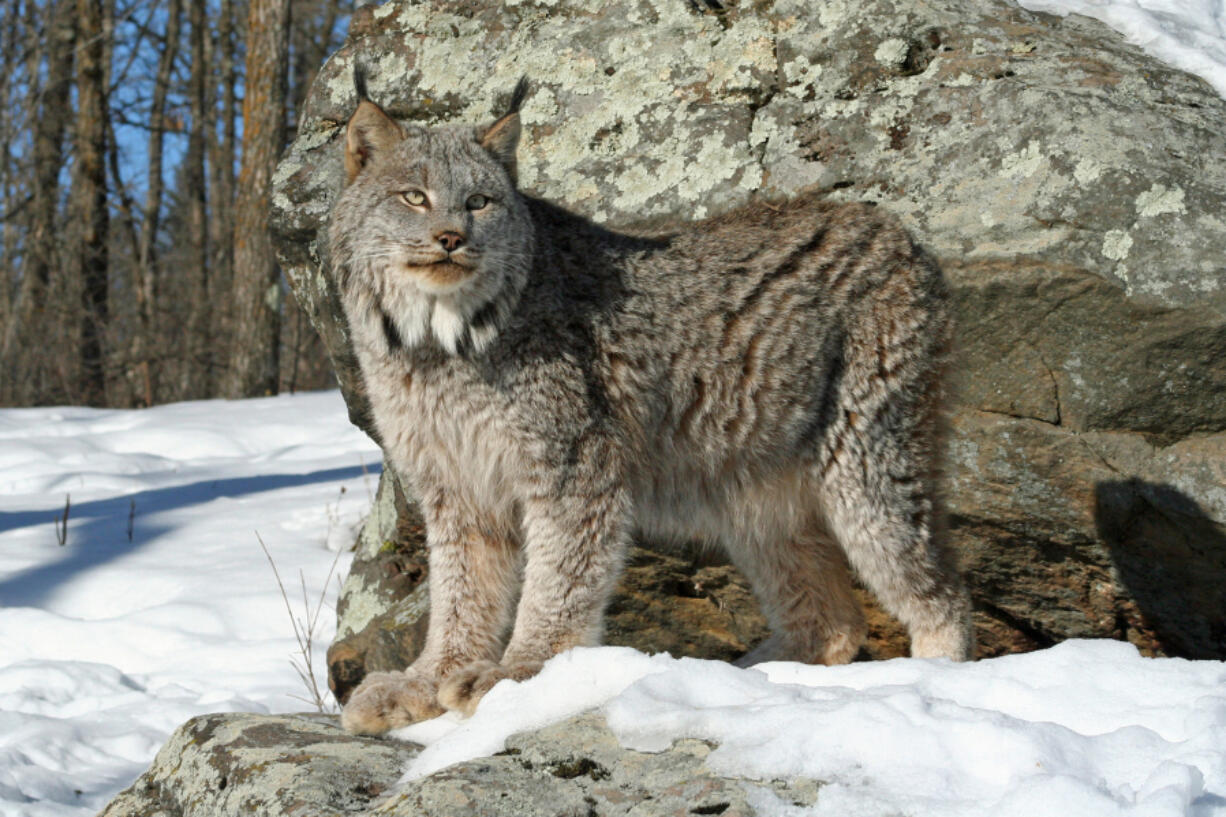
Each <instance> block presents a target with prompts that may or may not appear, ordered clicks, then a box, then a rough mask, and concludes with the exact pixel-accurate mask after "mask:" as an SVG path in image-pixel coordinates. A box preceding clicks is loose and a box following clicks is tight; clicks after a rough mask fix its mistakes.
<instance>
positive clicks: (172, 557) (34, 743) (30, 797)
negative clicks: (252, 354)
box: [0, 392, 380, 817]
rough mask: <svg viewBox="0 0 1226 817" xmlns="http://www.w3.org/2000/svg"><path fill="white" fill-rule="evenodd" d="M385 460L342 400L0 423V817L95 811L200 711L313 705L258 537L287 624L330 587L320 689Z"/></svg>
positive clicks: (80, 412)
mask: <svg viewBox="0 0 1226 817" xmlns="http://www.w3.org/2000/svg"><path fill="white" fill-rule="evenodd" d="M379 468H380V458H379V452H378V449H377V448H376V447H375V445H374V444H373V443H371V442H370V440H369V439H368V438H367V437H366V436H365V435H364V434H362V433H361V432H359V431H357V430H356V429H354V428H353V427H352V426H351V425H350V424H349V422H348V420H347V419H346V414H345V406H344V404H343V402H342V401H341V398H340V396H339V394H337V393H336V392H327V393H319V394H301V395H297V396H294V397H278V398H272V399H266V400H246V401H242V402H225V401H220V400H218V401H207V402H198V403H180V404H176V405H169V406H161V407H158V408H154V409H150V410H147V411H99V410H93V409H79V408H45V409H44V408H40V409H19V410H13V409H10V410H5V411H0V814H3V815H21V816H22V817H26V815H31V816H33V815H92V814H94V813H95V812H96V811H97V810H98V809H99V808H100V807H101V806H102V805H104V804H105V803H106V801H107V800H108V799H109V798H110V797H111V796H112V795H113V794H114V793H115V792H116V791H118V790H119V789H121V788H123V787H125V786H127V785H128V784H129V783H131V782H132V780H133V779H134V778H135V777H136V776H137V775H138V774H140V772H142V771H143V770H144V768H145V767H146V766H148V764H149V762H150V760H152V758H153V755H154V754H155V753H156V751H157V749H158V748H159V747H160V746H161V744H162V743H163V742H164V741H165V740H166V738H167V736H168V735H169V734H170V732H171V730H173V729H174V728H175V727H176V726H178V725H179V724H180V723H182V722H183V721H184V720H186V719H187V718H189V717H191V716H193V715H197V714H200V713H204V712H218V711H225V710H245V711H254V712H273V711H279V712H285V711H295V710H299V711H300V710H302V709H306V708H309V707H308V706H307V705H306V704H304V703H303V702H302V701H300V700H296V699H295V698H294V697H291V696H295V695H297V696H305V695H306V694H307V692H306V689H305V687H304V686H303V684H302V683H301V682H300V681H299V680H298V677H297V675H296V673H295V671H294V669H293V667H292V666H291V664H290V656H291V654H293V653H295V652H296V651H297V645H296V642H295V639H294V634H293V626H292V623H291V619H290V615H289V613H288V612H287V611H286V609H285V603H284V601H283V600H282V598H281V594H280V591H279V590H278V589H277V581H276V578H275V576H274V574H273V570H272V567H271V566H270V565H269V562H268V560H267V558H265V555H264V553H263V551H262V550H261V549H260V544H259V541H258V540H257V537H256V533H257V531H258V533H259V537H260V538H262V539H263V541H264V543H265V544H266V545H267V547H268V550H269V552H270V553H271V555H272V558H273V560H274V561H275V563H276V565H277V568H278V570H279V571H280V573H281V576H282V579H283V580H284V582H285V585H286V590H287V591H288V592H289V598H290V601H291V603H292V604H293V607H294V613H295V615H296V616H298V617H303V616H304V612H303V607H304V603H303V601H302V583H301V582H302V581H305V585H306V589H307V594H308V597H309V599H310V601H311V604H312V605H313V606H314V605H317V604H318V602H319V599H320V598H321V595H323V594H325V593H326V598H325V607H324V609H323V610H322V612H321V613H320V615H319V623H318V627H317V630H316V644H317V646H318V650H317V655H316V656H315V658H316V662H315V672H316V676H317V678H319V679H321V683H325V686H324V692H325V693H326V691H327V688H326V681H325V679H326V677H327V676H326V674H325V671H324V669H323V651H324V649H326V647H327V645H328V643H329V641H330V640H331V638H332V634H333V632H334V630H335V623H336V616H335V613H334V612H333V609H332V608H331V607H330V606H329V605H330V604H331V603H332V602H334V600H335V597H336V591H337V581H336V579H335V578H334V579H332V580H331V581H330V582H327V583H325V580H326V578H327V575H328V571H329V569H330V568H331V567H332V566H333V563H334V561H336V559H337V554H338V552H340V551H341V550H343V549H344V548H345V547H346V546H348V545H349V544H352V542H353V538H354V529H355V526H356V525H357V524H358V522H359V521H360V519H361V516H362V515H363V514H364V513H365V512H366V510H367V508H368V507H369V505H370V500H371V496H372V493H373V491H374V490H375V486H376V484H377V482H378V475H379ZM66 498H67V499H68V501H69V502H70V507H69V512H68V525H67V541H66V542H65V543H64V544H63V545H61V544H60V543H59V541H58V536H57V531H56V522H55V519H56V517H57V516H60V515H62V514H63V511H64V504H65V499H66ZM129 518H131V536H130V537H129V535H128V525H129ZM348 563H349V556H348V554H347V553H346V554H344V555H341V557H340V561H339V563H338V564H336V571H337V573H339V575H341V576H343V575H344V573H345V571H346V570H347V569H348ZM299 571H301V580H300V573H299Z"/></svg>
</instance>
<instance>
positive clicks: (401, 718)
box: [341, 672, 443, 735]
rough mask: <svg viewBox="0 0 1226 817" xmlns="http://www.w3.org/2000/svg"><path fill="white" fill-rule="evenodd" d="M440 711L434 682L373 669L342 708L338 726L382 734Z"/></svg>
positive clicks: (405, 674)
mask: <svg viewBox="0 0 1226 817" xmlns="http://www.w3.org/2000/svg"><path fill="white" fill-rule="evenodd" d="M441 714H443V708H442V707H441V706H439V705H438V696H437V688H436V686H435V684H434V683H433V682H431V681H427V680H426V679H424V678H422V677H421V676H419V675H415V674H412V673H410V672H372V673H371V674H370V675H367V676H366V677H365V678H363V679H362V683H361V684H359V685H358V688H357V689H355V690H354V691H353V694H352V695H351V696H350V697H349V701H348V702H347V703H346V704H345V708H344V709H343V710H341V726H343V727H344V728H345V731H346V732H350V733H352V734H355V735H381V734H383V733H384V732H386V731H388V730H389V729H398V728H399V727H401V726H408V725H409V724H411V723H416V722H417V721H424V720H426V719H427V718H433V717H436V716H438V715H441Z"/></svg>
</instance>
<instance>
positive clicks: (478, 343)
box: [330, 72, 971, 734]
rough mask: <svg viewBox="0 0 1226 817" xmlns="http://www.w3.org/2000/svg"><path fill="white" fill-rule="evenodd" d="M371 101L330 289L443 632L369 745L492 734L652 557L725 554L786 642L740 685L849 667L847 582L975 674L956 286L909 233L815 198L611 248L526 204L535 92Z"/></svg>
mask: <svg viewBox="0 0 1226 817" xmlns="http://www.w3.org/2000/svg"><path fill="white" fill-rule="evenodd" d="M355 80H356V85H357V90H358V98H359V102H358V105H357V108H356V110H355V112H354V114H353V116H352V117H351V118H350V120H349V122H348V124H347V128H346V134H345V140H344V142H345V143H344V150H345V167H346V174H347V177H348V183H347V186H346V187H345V189H344V191H343V192H342V193H341V195H340V197H339V199H338V201H337V204H336V207H335V210H334V212H333V217H332V222H331V225H330V250H331V261H332V265H333V268H334V270H335V274H336V276H337V282H338V286H339V289H340V292H341V297H342V300H343V304H344V310H345V314H346V317H347V320H348V322H349V326H350V331H351V336H352V341H353V345H354V348H355V350H356V353H357V356H358V359H359V361H360V364H361V369H362V373H363V377H364V379H365V383H366V387H367V390H368V393H369V398H370V401H371V406H372V410H373V417H374V421H375V423H376V426H377V428H378V430H379V432H380V433H381V435H382V438H383V444H384V448H385V452H386V456H387V457H388V459H389V461H390V462H391V463H392V464H393V466H394V467H395V469H396V470H397V471H398V472H399V473H400V474H402V475H403V476H404V477H405V478H406V479H407V480H408V482H409V485H410V487H411V490H412V491H413V492H414V493H415V495H416V496H417V498H418V499H419V501H420V504H421V510H422V513H423V515H424V517H425V520H426V528H427V544H428V548H429V582H430V585H429V587H430V616H429V624H428V634H427V638H426V642H425V646H424V648H423V650H422V652H421V654H420V656H419V657H418V658H417V660H416V661H414V663H413V664H412V666H410V667H409V668H408V669H407V670H405V671H404V672H390V673H389V672H380V673H372V674H371V675H369V676H368V677H367V678H365V679H364V680H363V682H362V684H361V685H360V686H359V687H358V688H357V689H356V690H355V691H354V693H353V695H352V696H351V698H350V699H349V700H348V701H347V703H346V705H345V707H344V710H343V714H342V722H343V724H344V726H345V728H346V729H348V730H349V731H351V732H356V733H370V734H374V733H381V732H384V731H387V730H388V729H391V728H395V727H399V726H402V725H406V724H409V723H412V722H414V721H417V720H421V719H424V718H429V717H433V716H435V715H438V714H440V713H442V712H443V711H444V709H452V710H458V711H460V712H462V713H467V714H471V713H472V711H473V710H474V708H475V707H476V704H477V702H478V701H479V700H480V699H481V697H482V696H483V695H484V694H485V693H486V692H487V691H488V690H489V689H490V688H491V687H493V685H494V684H495V683H497V682H498V681H500V680H502V679H504V678H511V679H525V678H528V677H530V676H532V675H533V674H535V673H536V672H537V671H538V670H539V669H540V667H541V665H542V663H543V662H544V661H545V660H546V659H548V658H550V657H551V656H553V655H555V654H557V653H559V652H562V651H564V650H566V649H568V648H571V647H574V646H577V645H590V644H594V643H597V641H598V639H599V637H600V633H601V627H602V616H603V611H604V607H605V604H606V602H607V600H608V598H609V596H610V593H611V591H612V590H613V587H614V584H615V582H616V581H617V579H618V575H619V570H620V568H621V565H622V561H623V558H624V555H625V553H626V551H627V548H628V545H629V543H630V542H631V539H632V537H634V536H636V535H643V536H647V537H651V538H653V539H656V540H703V541H707V542H712V543H718V544H720V545H722V546H724V547H725V548H726V549H727V551H728V553H729V554H730V557H731V559H732V560H733V562H734V564H736V565H737V566H738V567H739V568H740V569H741V571H742V572H743V573H744V574H745V576H746V577H747V578H748V580H749V581H750V583H751V584H752V585H753V587H754V590H755V593H756V595H757V596H758V598H759V600H760V603H761V606H762V609H763V611H764V614H765V615H766V617H767V619H768V621H769V622H770V624H771V627H772V633H773V635H772V636H771V638H770V639H768V641H767V642H766V643H765V644H763V645H761V646H760V647H759V648H757V649H756V650H755V651H754V652H752V653H750V655H749V656H747V657H746V659H744V663H753V662H756V661H758V660H763V659H767V658H777V659H787V660H796V661H803V662H810V663H826V664H838V663H844V662H847V661H850V660H851V659H852V658H853V657H854V656H855V654H856V652H857V650H858V649H859V647H860V646H861V643H862V641H863V640H864V638H865V633H866V625H865V620H864V614H863V612H862V610H861V608H860V606H859V604H858V602H857V600H856V599H855V597H854V595H853V593H852V580H851V570H854V571H855V573H856V574H858V575H859V577H860V578H861V580H862V581H863V582H864V583H865V584H866V585H867V586H868V587H869V588H870V589H871V590H872V591H873V592H874V593H875V594H876V595H877V597H878V598H879V599H880V600H881V602H882V603H883V605H884V606H885V607H886V608H887V609H888V610H889V611H890V612H891V613H893V614H894V615H895V616H897V617H898V619H899V620H901V621H902V622H903V623H904V624H905V625H906V626H907V628H908V630H909V632H910V636H911V652H912V655H915V656H944V657H948V658H952V659H955V660H962V659H966V658H968V657H969V656H970V651H971V638H970V630H969V606H968V600H967V595H966V593H965V590H964V589H963V585H962V583H961V580H960V578H959V576H958V574H957V572H956V571H955V569H954V568H953V565H952V560H951V559H950V557H949V555H948V554H947V553H946V552H945V551H944V550H943V548H942V545H941V541H940V534H941V509H940V506H939V497H938V495H937V490H936V486H935V484H934V480H935V471H936V466H937V464H938V461H939V450H938V448H939V445H938V443H939V434H938V430H939V427H940V416H939V415H940V394H941V371H942V366H943V362H944V356H945V350H946V348H947V344H948V340H949V334H950V318H949V309H948V304H947V294H946V287H945V284H944V282H943V279H942V277H941V273H940V271H939V269H938V267H937V266H936V264H935V263H934V262H933V260H932V259H931V258H930V257H929V256H928V255H927V254H925V252H924V251H923V250H921V249H920V248H919V247H918V246H917V245H916V244H915V242H914V241H913V240H912V239H911V238H910V236H909V235H908V234H907V232H905V231H904V229H903V228H902V227H900V226H899V224H898V223H897V222H896V221H894V220H893V219H892V218H890V217H888V216H886V215H885V214H883V213H882V212H880V211H878V210H877V209H875V208H873V207H871V206H867V205H859V204H836V203H830V202H827V201H823V200H821V199H819V198H817V197H815V196H811V195H808V196H800V197H798V198H795V199H794V200H791V201H787V202H784V203H780V204H769V203H757V204H752V205H750V206H747V207H744V208H742V209H739V210H734V211H733V212H729V213H727V214H725V215H721V216H718V217H715V218H710V219H707V220H705V221H700V222H697V223H692V224H685V225H682V226H680V227H677V228H676V229H674V230H671V231H660V232H655V233H648V232H644V233H642V234H626V233H622V232H615V231H613V230H610V229H606V228H605V227H602V226H600V225H598V224H595V223H593V222H591V221H589V220H587V219H585V218H583V217H581V216H578V215H574V214H572V213H569V212H567V211H565V210H563V209H561V208H559V207H557V206H555V205H553V204H550V203H548V202H546V201H543V200H540V199H537V198H534V197H532V196H529V195H527V194H525V193H523V192H521V191H520V190H518V189H517V187H516V160H515V156H516V147H517V144H518V141H519V136H520V114H519V110H520V106H521V104H522V102H523V99H524V97H525V89H526V86H525V84H524V83H523V81H521V83H520V84H519V85H518V86H517V87H516V89H515V92H514V94H513V95H512V99H511V104H510V106H509V109H508V110H507V112H506V114H505V115H503V116H501V117H500V118H498V119H497V120H496V121H494V122H493V123H492V124H487V125H484V126H478V127H474V126H455V125H452V126H442V127H435V128H424V127H420V126H417V125H412V124H401V123H398V122H397V121H396V120H394V119H392V118H391V117H390V116H389V115H388V114H387V113H385V112H384V111H383V110H382V109H381V108H380V107H379V106H378V105H377V104H375V103H374V102H372V101H371V100H370V99H369V97H368V96H367V94H366V88H365V82H364V80H363V79H362V77H361V74H360V72H358V73H357V75H356V76H355Z"/></svg>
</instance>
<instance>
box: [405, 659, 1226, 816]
mask: <svg viewBox="0 0 1226 817" xmlns="http://www.w3.org/2000/svg"><path fill="white" fill-rule="evenodd" d="M594 707H601V708H602V709H603V711H604V713H605V715H606V717H607V720H608V723H609V726H610V728H611V729H612V730H613V733H614V734H615V735H616V736H617V738H618V740H619V741H620V742H621V743H622V745H623V746H626V747H628V748H632V749H638V750H640V751H647V752H656V751H661V750H664V749H667V748H668V747H669V746H670V745H671V744H672V742H673V741H675V740H678V739H680V738H698V739H701V740H707V741H711V742H714V743H717V744H718V748H716V750H715V751H714V752H712V753H711V755H710V756H709V757H708V759H707V764H708V765H709V766H710V767H711V768H712V769H713V770H714V771H716V772H718V773H721V774H725V775H729V776H734V777H741V778H746V779H748V780H771V779H773V778H780V777H794V776H799V777H808V778H812V779H815V780H819V781H823V782H824V783H825V785H823V786H822V788H821V789H820V792H819V796H818V800H817V802H816V803H815V804H814V806H813V807H812V808H811V809H808V810H802V809H797V807H795V806H794V805H792V804H789V803H783V802H781V801H779V800H777V799H775V797H774V795H773V794H772V793H771V792H770V790H769V789H767V788H766V787H761V786H759V787H754V786H753V785H752V783H749V784H747V785H748V786H750V787H751V790H752V793H753V798H752V800H753V801H754V802H755V803H756V806H757V808H758V809H759V813H760V814H763V815H781V816H782V815H798V814H812V815H830V816H831V817H835V816H836V815H837V816H838V817H854V815H865V816H866V817H868V816H870V815H894V814H909V815H910V814H914V815H924V816H925V817H944V816H945V815H949V817H954V816H955V815H957V816H958V817H962V816H963V815H968V816H969V815H982V814H991V815H1018V817H1042V816H1043V815H1052V816H1053V817H1056V816H1057V815H1059V817H1064V815H1069V814H1077V815H1079V816H1080V817H1095V816H1096V815H1123V814H1128V815H1147V817H1159V815H1163V816H1165V815H1195V817H1212V816H1213V815H1223V814H1226V662H1221V661H1185V660H1181V659H1171V658H1165V659H1151V658H1143V657H1141V656H1140V655H1139V654H1138V653H1137V651H1136V649H1135V648H1134V647H1132V646H1131V645H1129V644H1125V643H1120V642H1114V641H1085V640H1083V641H1069V642H1066V643H1064V644H1060V645H1058V646H1056V647H1052V648H1050V649H1048V650H1043V651H1040V652H1034V653H1029V654H1026V655H1013V656H1006V657H1003V658H995V659H989V660H983V661H978V662H975V663H969V664H954V663H951V662H949V661H944V660H922V659H895V660H891V661H879V662H873V663H861V664H852V665H849V666H844V667H814V666H806V665H801V664H793V663H782V662H779V663H769V664H761V665H759V666H758V667H754V668H750V669H738V668H736V667H733V666H730V665H728V664H724V663H721V662H716V661H700V660H697V659H689V658H683V659H674V658H671V657H669V656H667V655H658V656H645V655H642V654H640V653H637V652H635V651H634V650H631V649H628V648H625V647H599V648H589V649H577V650H572V651H570V652H568V653H565V654H563V655H560V656H558V657H556V658H554V659H553V660H551V661H550V662H549V663H547V664H546V665H545V668H544V670H542V672H541V674H540V675H538V676H537V677H535V678H533V679H530V680H528V681H525V682H522V683H515V682H513V681H503V682H502V683H500V684H499V685H498V686H496V687H494V689H493V690H491V691H490V693H489V694H488V695H487V696H486V698H485V699H484V700H483V701H482V702H481V705H480V706H479V707H478V708H477V712H476V713H475V714H474V715H473V717H472V718H471V719H469V720H467V721H464V720H461V719H459V718H458V717H456V716H454V715H445V716H443V717H442V718H437V719H435V720H433V721H427V722H425V723H420V724H414V725H413V726H409V727H405V728H403V729H400V730H397V731H396V732H395V733H394V734H395V736H396V737H399V738H401V739H404V740H413V741H417V742H419V743H425V744H427V748H426V749H425V750H424V751H423V752H422V753H421V754H420V755H419V756H418V757H417V758H416V759H415V760H414V761H413V762H412V764H411V765H410V767H409V769H408V770H407V772H406V775H405V779H406V780H412V779H415V778H418V777H422V776H425V775H428V774H431V773H433V772H435V771H438V770H439V769H442V768H445V767H446V766H449V765H451V764H453V763H458V762H460V761H463V760H468V759H471V758H475V757H481V756H485V755H490V754H493V753H495V752H498V751H501V750H502V749H503V748H505V741H506V738H507V737H509V736H510V735H512V734H514V733H516V732H521V731H526V730H529V729H538V728H540V727H542V726H545V725H548V724H550V723H555V722H557V721H560V720H564V719H565V718H567V717H570V716H571V715H574V714H577V713H579V712H582V711H584V710H587V709H591V708H594Z"/></svg>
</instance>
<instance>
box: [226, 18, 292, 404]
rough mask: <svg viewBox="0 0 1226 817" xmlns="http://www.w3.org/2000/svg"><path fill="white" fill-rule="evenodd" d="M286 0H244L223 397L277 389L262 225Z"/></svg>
mask: <svg viewBox="0 0 1226 817" xmlns="http://www.w3.org/2000/svg"><path fill="white" fill-rule="evenodd" d="M288 57H289V0H251V7H250V10H249V13H248V16H247V77H246V85H245V87H246V94H245V96H244V98H243V160H242V167H241V169H240V170H239V178H238V197H237V202H236V204H235V241H234V310H233V311H234V315H235V325H234V331H233V334H232V336H231V337H232V347H231V354H230V369H229V372H228V376H227V380H226V385H225V389H224V393H225V395H226V396H227V397H230V398H239V397H251V396H256V395H264V394H275V393H276V392H277V378H278V368H279V367H278V351H279V350H278V338H279V335H280V314H281V281H280V270H279V269H278V267H277V261H276V257H275V255H274V254H273V246H272V237H271V235H270V233H269V223H268V217H269V205H270V202H271V195H272V173H273V169H274V168H275V166H276V163H277V157H278V155H279V154H280V152H281V147H282V144H283V142H284V133H285V102H286V64H287V62H288Z"/></svg>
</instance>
